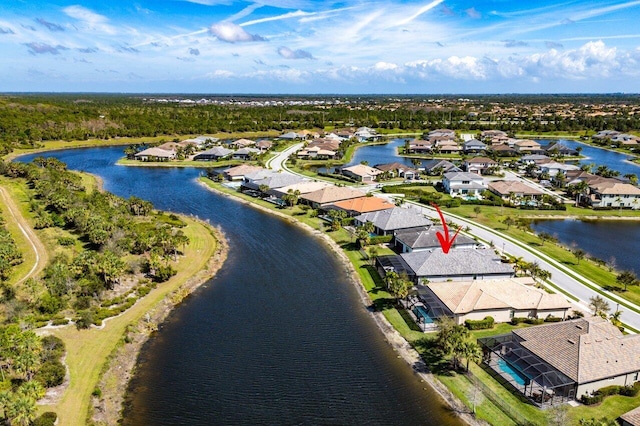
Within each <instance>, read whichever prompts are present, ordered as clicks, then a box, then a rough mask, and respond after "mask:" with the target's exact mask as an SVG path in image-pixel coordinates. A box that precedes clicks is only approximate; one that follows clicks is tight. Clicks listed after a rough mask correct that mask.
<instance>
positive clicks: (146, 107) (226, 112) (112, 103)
mask: <svg viewBox="0 0 640 426" xmlns="http://www.w3.org/2000/svg"><path fill="white" fill-rule="evenodd" d="M168 97H171V98H176V96H175V95H172V96H168ZM433 97H436V96H433ZM154 98H155V99H158V98H159V96H154ZM189 98H190V99H196V100H197V99H199V97H198V96H196V95H194V96H190V97H189ZM398 98H402V99H401V100H400V101H399V100H398ZM429 98H431V96H429ZM438 98H442V99H444V101H443V103H442V104H440V107H438V108H436V107H434V104H429V103H428V102H427V96H422V97H419V98H418V97H415V98H412V97H409V96H400V97H376V96H369V97H353V98H345V97H341V98H340V99H342V100H343V101H342V102H341V103H340V104H339V105H335V104H333V105H329V104H327V103H325V104H322V105H312V104H295V105H292V104H290V103H289V102H288V101H291V100H293V99H296V100H303V101H304V100H309V99H311V98H305V97H295V98H294V97H291V98H287V97H280V98H278V99H280V100H282V101H283V102H282V104H278V105H270V106H256V105H253V104H251V103H250V101H251V100H257V101H265V100H267V99H273V98H266V97H256V96H254V97H246V98H243V97H239V96H234V97H233V98H231V97H228V98H224V97H222V98H220V99H221V100H227V101H230V100H231V99H233V100H234V101H235V103H231V104H228V105H220V104H211V103H208V104H195V103H178V102H156V101H150V100H149V99H147V98H145V97H144V96H142V95H140V96H135V95H95V94H93V95H92V94H65V95H46V94H39V95H4V96H1V97H0V150H1V151H2V152H4V153H6V152H8V151H10V150H11V149H13V148H14V147H16V146H36V145H37V144H38V143H39V142H41V141H47V140H69V141H71V140H86V139H93V138H98V139H111V138H116V137H152V136H163V135H166V136H172V135H189V134H194V135H195V134H214V133H219V132H249V131H268V130H275V131H285V130H289V129H294V130H295V129H312V128H315V129H322V128H325V126H335V127H345V126H351V127H359V126H369V127H374V128H382V129H384V128H388V129H401V130H428V129H434V128H441V127H448V128H453V129H467V130H483V129H489V128H497V129H501V130H504V131H511V132H517V131H536V132H545V131H569V130H578V131H582V130H592V131H599V130H604V129H617V130H622V131H629V130H632V129H638V128H640V117H637V116H636V115H634V114H629V113H627V112H628V111H627V110H626V109H625V107H624V105H635V106H637V105H638V104H640V97H638V96H634V95H573V96H572V95H548V96H542V95H530V96H526V95H487V96H484V97H476V98H472V99H480V100H482V101H483V102H486V103H487V105H488V104H494V103H500V104H504V105H505V106H510V105H511V106H513V105H519V106H521V107H522V108H516V110H517V111H518V112H517V113H516V114H515V115H514V114H513V113H508V114H507V113H505V114H499V115H496V114H495V112H489V111H488V110H486V109H485V110H484V111H486V112H483V109H482V108H478V107H479V103H478V102H475V104H473V102H471V103H469V102H466V101H463V102H459V103H458V102H457V101H456V98H455V97H448V98H447V97H438ZM208 99H212V98H211V97H208ZM314 99H323V98H320V97H316V98H314ZM324 99H327V100H331V99H335V97H334V98H331V97H326V98H324ZM466 99H467V98H465V100H466ZM238 100H239V101H240V102H238ZM243 100H245V101H246V102H242V101H243ZM345 100H348V101H349V102H348V103H347V102H346V101H345ZM594 103H597V104H607V105H612V104H614V105H621V106H622V107H621V108H619V109H617V110H616V111H617V112H616V115H613V116H611V115H609V116H603V115H594V114H590V113H588V112H589V111H590V110H588V109H584V108H583V106H584V105H585V104H594ZM471 104H473V108H472V107H471V106H470V105H471ZM545 104H556V105H558V110H562V109H572V110H574V112H575V114H574V116H573V117H571V118H563V117H561V116H550V117H549V116H545V117H544V118H540V117H539V116H535V115H532V114H531V113H530V111H531V109H532V108H535V106H537V105H545ZM520 111H521V112H520ZM470 113H472V114H470ZM483 120H491V121H493V122H494V123H493V124H491V125H489V124H487V123H483Z"/></svg>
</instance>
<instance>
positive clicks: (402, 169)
mask: <svg viewBox="0 0 640 426" xmlns="http://www.w3.org/2000/svg"><path fill="white" fill-rule="evenodd" d="M373 167H374V168H376V169H378V170H381V171H382V172H388V173H389V175H390V176H391V177H403V178H405V179H415V178H416V177H417V176H418V171H417V170H414V169H412V168H411V167H409V166H407V165H406V164H402V163H398V162H394V163H386V164H376V165H375V166H373Z"/></svg>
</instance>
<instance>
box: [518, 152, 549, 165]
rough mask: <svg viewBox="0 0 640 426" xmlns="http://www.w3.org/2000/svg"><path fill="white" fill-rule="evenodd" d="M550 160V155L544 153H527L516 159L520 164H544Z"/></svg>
mask: <svg viewBox="0 0 640 426" xmlns="http://www.w3.org/2000/svg"><path fill="white" fill-rule="evenodd" d="M549 161H551V157H549V156H547V155H544V154H528V155H523V156H522V157H521V158H520V160H518V162H519V163H521V164H525V165H526V164H544V163H548V162H549Z"/></svg>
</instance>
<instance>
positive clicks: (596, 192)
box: [580, 179, 640, 210]
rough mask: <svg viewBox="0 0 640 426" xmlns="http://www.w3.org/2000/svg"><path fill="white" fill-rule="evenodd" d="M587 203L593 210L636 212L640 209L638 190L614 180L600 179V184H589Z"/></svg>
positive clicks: (639, 193) (639, 191)
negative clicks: (612, 209) (611, 209)
mask: <svg viewBox="0 0 640 426" xmlns="http://www.w3.org/2000/svg"><path fill="white" fill-rule="evenodd" d="M580 201H581V202H583V201H584V200H583V199H581V200H580ZM587 203H588V204H589V205H591V206H592V207H594V208H607V207H613V208H623V207H626V208H630V209H633V210H638V209H640V188H638V187H637V186H634V185H631V184H629V183H623V182H620V181H617V180H615V179H608V180H603V179H600V182H595V183H589V195H588V199H587Z"/></svg>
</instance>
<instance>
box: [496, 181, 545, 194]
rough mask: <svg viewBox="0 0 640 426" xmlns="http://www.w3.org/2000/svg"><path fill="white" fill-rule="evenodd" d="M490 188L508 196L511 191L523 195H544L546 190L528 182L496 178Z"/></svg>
mask: <svg viewBox="0 0 640 426" xmlns="http://www.w3.org/2000/svg"><path fill="white" fill-rule="evenodd" d="M489 189H492V190H493V191H494V192H496V193H498V194H500V195H502V196H507V195H509V194H511V193H514V194H516V195H517V194H523V195H542V194H544V192H542V191H540V190H539V189H537V188H534V187H533V186H529V185H527V184H526V183H523V182H520V181H517V180H496V181H493V182H491V183H489Z"/></svg>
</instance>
